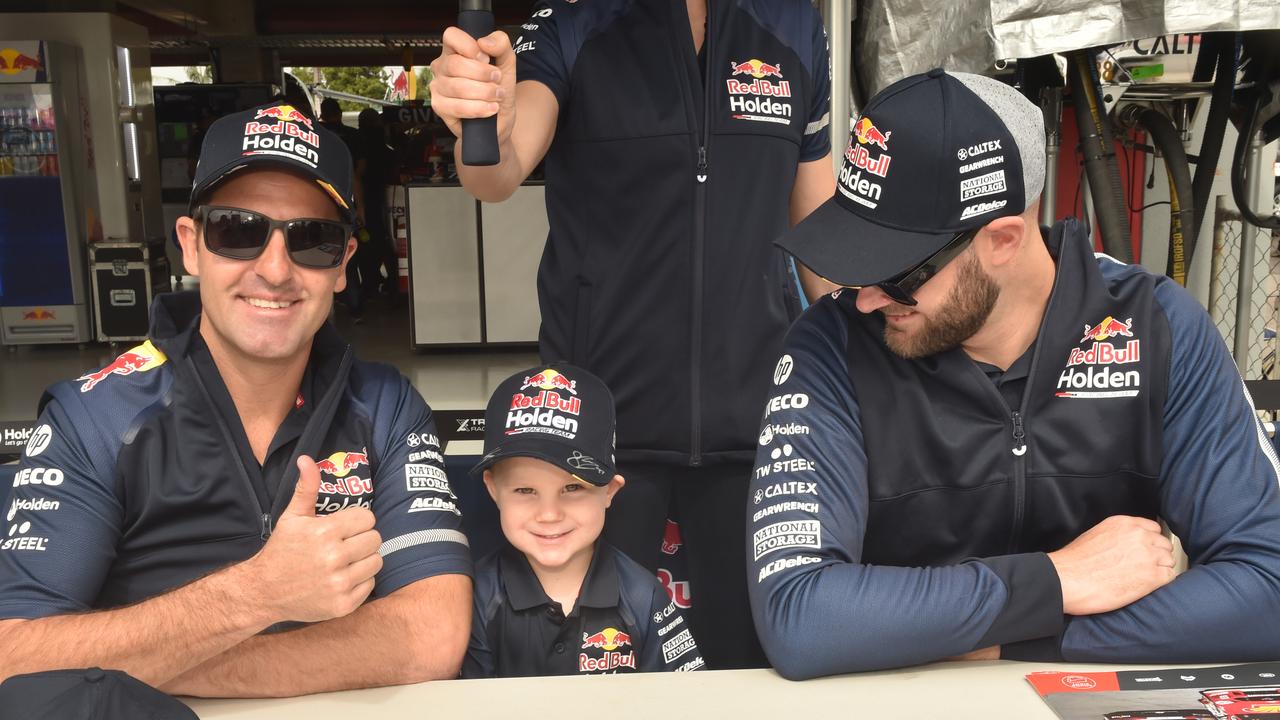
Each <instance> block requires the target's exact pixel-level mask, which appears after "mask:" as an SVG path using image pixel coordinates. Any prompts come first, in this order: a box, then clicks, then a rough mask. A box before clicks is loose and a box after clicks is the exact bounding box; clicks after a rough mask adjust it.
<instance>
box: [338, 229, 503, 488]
mask: <svg viewBox="0 0 1280 720" xmlns="http://www.w3.org/2000/svg"><path fill="white" fill-rule="evenodd" d="M355 254H356V238H355V236H354V235H353V236H351V237H349V238H347V252H346V253H345V254H344V255H343V256H342V264H340V265H338V281H337V282H336V283H334V284H333V291H334V292H336V293H339V292H342V291H343V290H346V289H347V263H349V262H351V256H352V255H355ZM488 472H489V471H488V470H486V471H485V473H486V474H488Z"/></svg>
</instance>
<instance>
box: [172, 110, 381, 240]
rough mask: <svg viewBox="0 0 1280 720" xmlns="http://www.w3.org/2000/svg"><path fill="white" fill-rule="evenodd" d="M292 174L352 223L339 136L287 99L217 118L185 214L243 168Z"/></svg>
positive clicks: (347, 168)
mask: <svg viewBox="0 0 1280 720" xmlns="http://www.w3.org/2000/svg"><path fill="white" fill-rule="evenodd" d="M260 167H274V168H284V169H288V170H293V171H294V172H297V173H299V174H301V175H302V176H304V177H307V178H310V179H311V180H314V181H315V182H316V184H318V185H319V186H320V188H321V189H322V190H324V191H325V194H327V195H328V196H329V197H330V199H332V200H333V202H334V204H335V205H337V206H338V211H339V212H340V213H341V215H342V220H343V222H346V223H351V224H354V223H355V220H356V211H355V207H356V202H355V195H354V190H353V188H354V184H353V181H352V169H351V151H350V150H348V149H347V144H346V143H345V142H343V141H342V138H340V137H338V136H337V135H336V134H334V133H333V132H331V131H330V130H327V129H325V128H324V127H323V126H321V125H320V123H319V122H318V121H316V120H315V119H314V118H312V117H311V115H310V114H309V113H307V112H303V111H301V110H299V109H297V108H295V107H294V106H293V105H290V104H288V103H287V102H285V101H275V102H271V103H267V104H266V105H259V106H258V107H256V108H252V109H250V110H244V111H241V112H238V113H232V114H231V115H226V116H223V117H221V118H218V119H217V120H216V121H214V123H213V124H212V125H210V126H209V129H208V131H206V133H205V136H204V144H203V145H201V146H200V160H199V162H198V163H197V164H196V175H195V178H194V180H193V184H192V187H191V198H190V200H189V201H188V207H187V211H188V212H194V211H195V208H196V205H197V204H198V203H199V201H200V199H201V198H202V197H204V196H205V195H207V194H208V192H209V191H210V190H212V189H213V188H214V187H215V186H217V185H218V184H219V183H221V182H222V181H223V180H226V179H227V178H228V177H230V176H231V175H233V174H234V173H236V172H239V171H241V170H244V169H246V168H260Z"/></svg>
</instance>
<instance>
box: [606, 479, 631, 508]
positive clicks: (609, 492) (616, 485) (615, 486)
mask: <svg viewBox="0 0 1280 720" xmlns="http://www.w3.org/2000/svg"><path fill="white" fill-rule="evenodd" d="M626 484H627V481H626V479H625V478H623V477H622V476H621V475H614V476H613V479H612V480H610V481H609V484H608V485H605V486H604V506H605V507H609V506H610V505H612V504H613V496H614V495H617V494H618V491H619V490H621V489H622V486H623V485H626Z"/></svg>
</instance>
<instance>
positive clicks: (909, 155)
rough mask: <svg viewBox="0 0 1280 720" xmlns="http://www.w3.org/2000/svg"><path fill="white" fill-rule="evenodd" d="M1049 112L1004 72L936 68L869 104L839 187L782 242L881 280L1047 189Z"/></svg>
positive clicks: (827, 272)
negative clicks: (1000, 76)
mask: <svg viewBox="0 0 1280 720" xmlns="http://www.w3.org/2000/svg"><path fill="white" fill-rule="evenodd" d="M1044 173H1045V151H1044V117H1043V115H1042V114H1041V111H1040V109H1039V108H1037V107H1036V106H1035V105H1034V104H1032V103H1031V101H1029V100H1027V99H1026V98H1025V97H1023V96H1022V94H1021V93H1019V92H1018V91H1017V90H1016V89H1014V88H1013V87H1011V86H1009V85H1006V84H1005V83H1002V82H1000V81H998V80H994V79H992V78H988V77H984V76H982V75H972V74H969V73H960V72H954V73H953V72H946V71H944V70H942V69H941V68H935V69H933V70H930V71H929V72H927V73H923V74H920V75H913V76H911V77H908V78H903V79H902V80H899V81H898V82H896V83H894V84H892V85H890V86H889V87H887V88H885V89H884V90H882V91H881V92H880V93H878V94H877V95H876V96H875V97H873V98H872V99H871V101H870V102H868V103H867V105H866V108H865V109H864V111H863V113H862V115H861V117H859V118H858V120H857V121H856V122H855V123H854V125H853V131H852V132H851V133H850V134H849V144H848V146H847V147H846V149H845V153H844V161H843V163H842V166H841V168H840V176H839V177H838V178H837V182H836V194H835V196H834V197H832V198H831V199H830V200H828V201H827V202H826V203H824V204H822V205H821V206H819V207H818V209H817V210H815V211H813V213H811V214H810V215H809V216H808V217H807V218H805V219H804V220H803V221H802V222H800V223H799V224H798V225H796V226H795V227H794V228H792V229H791V231H790V232H788V233H787V234H786V235H785V236H784V237H783V238H781V239H780V240H779V241H778V243H777V244H778V246H779V247H781V248H782V249H784V250H786V251H787V252H789V253H791V254H792V255H794V256H795V258H796V259H797V260H799V261H800V262H801V263H804V264H805V265H806V266H808V267H809V269H811V270H813V271H814V272H815V273H817V274H818V275H820V276H822V277H824V278H826V279H828V280H830V281H832V282H834V283H837V284H839V285H852V286H862V285H873V284H875V283H878V282H883V281H885V280H888V279H889V278H892V277H894V276H895V275H898V274H900V273H902V272H903V271H905V270H907V269H909V268H911V267H913V266H915V265H917V264H919V263H921V262H923V261H924V260H926V259H927V258H928V257H929V256H930V255H932V254H933V253H935V252H936V251H938V250H939V249H941V248H942V247H943V246H944V245H946V244H947V243H948V242H950V241H951V240H952V239H953V238H954V237H955V236H956V235H957V234H959V233H962V232H965V231H968V230H972V229H974V228H979V227H982V226H983V225H986V224H987V223H989V222H991V221H992V220H994V219H996V218H999V217H1004V216H1007V215H1019V214H1021V213H1022V212H1023V211H1024V210H1026V209H1027V208H1028V207H1030V205H1031V203H1033V202H1035V200H1036V198H1038V197H1039V196H1040V192H1041V190H1043V189H1044Z"/></svg>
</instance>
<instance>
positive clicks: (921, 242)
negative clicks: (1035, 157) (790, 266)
mask: <svg viewBox="0 0 1280 720" xmlns="http://www.w3.org/2000/svg"><path fill="white" fill-rule="evenodd" d="M954 238H955V233H954V232H951V231H946V232H942V233H936V232H914V231H911V230H902V229H898V228H893V227H887V226H885V225H880V224H878V223H874V222H871V221H870V220H867V219H866V218H863V217H861V216H860V215H856V214H854V213H852V212H850V211H849V210H847V209H845V207H844V206H843V205H841V204H840V200H839V198H838V197H832V198H831V199H830V200H827V201H826V202H825V203H823V204H821V205H819V206H818V209H816V210H814V211H813V212H811V213H809V216H808V217H806V218H805V219H804V220H801V221H800V223H799V224H797V225H796V226H795V227H793V228H791V230H790V231H789V232H788V233H787V234H786V235H784V236H782V237H781V238H779V239H778V240H777V241H776V242H775V243H774V244H775V245H777V246H778V247H780V248H782V249H783V250H785V251H786V252H787V253H789V254H791V255H792V256H794V257H795V259H796V260H797V261H799V262H800V263H802V264H803V265H805V266H806V267H808V268H809V269H810V270H812V271H813V272H815V273H817V274H818V275H819V276H821V277H823V278H825V279H827V280H829V281H831V282H833V283H835V284H837V285H847V286H856V287H861V286H867V285H874V284H876V283H879V282H884V281H885V280H888V279H889V278H891V277H893V276H895V275H898V274H900V273H902V272H904V271H905V270H907V269H909V268H912V267H914V266H916V265H918V264H920V263H922V262H924V261H925V260H927V259H928V258H929V256H930V255H932V254H934V253H935V252H937V251H938V250H940V249H941V248H942V247H943V246H944V245H946V244H947V243H948V242H950V241H951V240H952V239H954Z"/></svg>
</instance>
